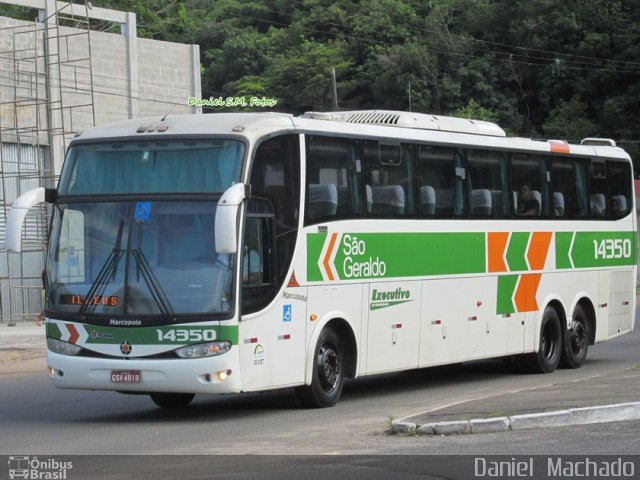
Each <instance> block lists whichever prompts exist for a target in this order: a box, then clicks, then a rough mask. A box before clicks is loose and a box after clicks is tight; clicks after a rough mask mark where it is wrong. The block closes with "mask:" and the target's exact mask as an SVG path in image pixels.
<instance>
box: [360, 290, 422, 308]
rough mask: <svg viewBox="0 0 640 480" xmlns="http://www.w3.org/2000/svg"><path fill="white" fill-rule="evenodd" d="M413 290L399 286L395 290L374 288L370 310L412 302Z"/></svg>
mask: <svg viewBox="0 0 640 480" xmlns="http://www.w3.org/2000/svg"><path fill="white" fill-rule="evenodd" d="M411 301H413V299H412V298H411V292H410V291H409V290H404V289H403V288H402V287H398V288H396V289H395V290H378V289H376V288H374V289H373V290H372V291H371V303H370V304H369V310H380V309H381V308H387V307H393V306H395V305H400V304H402V303H407V302H411Z"/></svg>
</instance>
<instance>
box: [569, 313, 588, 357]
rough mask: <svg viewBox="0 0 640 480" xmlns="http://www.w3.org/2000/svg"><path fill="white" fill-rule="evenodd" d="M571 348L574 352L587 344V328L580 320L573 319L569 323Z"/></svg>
mask: <svg viewBox="0 0 640 480" xmlns="http://www.w3.org/2000/svg"><path fill="white" fill-rule="evenodd" d="M570 336H571V348H572V349H573V351H574V352H576V353H577V352H579V351H580V350H582V349H583V348H584V347H585V345H586V344H587V329H586V328H585V326H584V324H583V323H582V322H580V321H576V320H574V321H573V322H572V323H571V332H570Z"/></svg>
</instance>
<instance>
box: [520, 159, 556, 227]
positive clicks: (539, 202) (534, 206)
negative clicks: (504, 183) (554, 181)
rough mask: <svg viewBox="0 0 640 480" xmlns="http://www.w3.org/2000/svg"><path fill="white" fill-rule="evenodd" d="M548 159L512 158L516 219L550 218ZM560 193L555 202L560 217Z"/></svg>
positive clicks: (554, 199) (554, 198) (554, 196)
mask: <svg viewBox="0 0 640 480" xmlns="http://www.w3.org/2000/svg"><path fill="white" fill-rule="evenodd" d="M548 178H549V176H548V170H547V159H546V157H544V156H541V155H535V154H529V153H514V154H513V155H512V156H511V183H512V194H511V198H512V201H513V213H514V214H515V215H516V217H543V218H544V217H548V216H549V215H550V208H549V198H550V196H551V194H550V190H549V182H548V180H547V179H548ZM560 195H561V194H559V192H556V193H554V195H553V202H554V209H555V210H556V212H555V216H561V215H559V213H560V210H559V208H560V207H559V203H560V200H559V196H560Z"/></svg>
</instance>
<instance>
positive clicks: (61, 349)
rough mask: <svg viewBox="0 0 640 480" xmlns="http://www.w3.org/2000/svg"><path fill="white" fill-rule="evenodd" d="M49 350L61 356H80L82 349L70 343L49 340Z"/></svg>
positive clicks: (53, 339)
mask: <svg viewBox="0 0 640 480" xmlns="http://www.w3.org/2000/svg"><path fill="white" fill-rule="evenodd" d="M47 348H48V349H49V350H51V351H52V352H54V353H59V354H61V355H78V354H79V353H80V350H82V348H80V347H79V346H77V345H74V344H73V343H69V342H63V341H62V340H56V339H55V338H47Z"/></svg>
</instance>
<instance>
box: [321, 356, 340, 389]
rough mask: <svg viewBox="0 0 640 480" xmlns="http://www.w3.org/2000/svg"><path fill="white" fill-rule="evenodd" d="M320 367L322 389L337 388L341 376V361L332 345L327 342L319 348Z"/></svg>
mask: <svg viewBox="0 0 640 480" xmlns="http://www.w3.org/2000/svg"><path fill="white" fill-rule="evenodd" d="M318 367H319V368H318V374H319V380H320V385H322V389H323V390H324V391H327V392H328V391H330V390H332V389H333V388H335V386H336V384H337V383H338V380H339V378H340V361H339V357H338V354H337V353H336V351H335V350H334V349H333V348H332V347H331V346H330V345H327V344H325V345H323V346H322V347H321V348H320V349H319V350H318Z"/></svg>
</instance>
